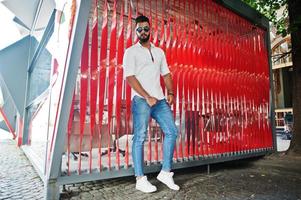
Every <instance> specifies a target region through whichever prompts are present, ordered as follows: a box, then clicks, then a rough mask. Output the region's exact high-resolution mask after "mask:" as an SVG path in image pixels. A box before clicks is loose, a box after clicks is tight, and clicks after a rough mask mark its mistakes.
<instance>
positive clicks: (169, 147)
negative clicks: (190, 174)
mask: <svg viewBox="0 0 301 200" xmlns="http://www.w3.org/2000/svg"><path fill="white" fill-rule="evenodd" d="M151 116H152V117H153V118H154V119H155V120H156V121H157V122H158V124H159V125H160V128H161V129H162V131H163V133H164V142H163V164H162V170H161V172H160V174H159V175H158V177H157V178H158V180H160V181H161V182H163V183H164V184H166V185H167V186H168V187H169V188H171V189H173V190H179V189H180V188H179V186H178V185H176V184H175V183H174V181H173V178H172V176H173V172H170V170H171V165H172V158H173V152H174V147H175V142H176V139H177V135H178V129H177V127H176V125H175V122H174V119H173V115H172V112H171V109H170V107H169V105H168V104H167V102H166V100H165V99H164V100H160V101H158V102H157V104H156V105H155V106H153V107H152V109H151Z"/></svg>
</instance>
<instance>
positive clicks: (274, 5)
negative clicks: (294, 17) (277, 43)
mask: <svg viewBox="0 0 301 200" xmlns="http://www.w3.org/2000/svg"><path fill="white" fill-rule="evenodd" d="M242 1H243V2H245V3H247V4H249V5H250V6H251V7H253V8H254V9H256V10H257V11H259V12H260V13H262V14H263V15H265V16H266V17H267V18H268V19H269V20H270V21H271V22H272V23H273V24H274V26H275V27H276V29H277V34H282V36H285V35H287V33H288V31H289V30H288V9H287V0H242ZM281 7H284V10H283V11H282V15H281V16H278V18H277V11H278V10H279V9H280V8H281Z"/></svg>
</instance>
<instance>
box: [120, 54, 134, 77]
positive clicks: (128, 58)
mask: <svg viewBox="0 0 301 200" xmlns="http://www.w3.org/2000/svg"><path fill="white" fill-rule="evenodd" d="M122 66H123V72H124V77H125V78H126V77H128V76H133V75H135V56H134V53H133V51H131V50H130V49H127V50H126V51H125V53H124V56H123V64H122Z"/></svg>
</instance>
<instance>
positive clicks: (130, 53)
mask: <svg viewBox="0 0 301 200" xmlns="http://www.w3.org/2000/svg"><path fill="white" fill-rule="evenodd" d="M135 30H136V34H137V36H138V38H139V42H138V43H137V44H135V45H133V46H131V47H130V48H128V49H127V50H126V51H125V54H124V57H123V67H124V74H125V77H126V80H127V82H128V84H129V85H130V86H131V88H132V114H133V127H134V138H133V145H132V156H133V162H134V170H135V176H136V189H138V190H140V191H142V192H146V193H150V192H155V191H156V190H157V188H156V186H154V185H152V184H151V183H150V182H148V180H147V177H146V176H144V173H143V163H144V158H143V154H144V151H143V149H144V141H145V138H146V135H147V128H148V122H149V119H150V117H152V118H154V119H155V120H156V121H157V122H158V124H159V125H160V127H161V129H162V131H163V132H164V136H165V137H164V143H163V165H162V170H161V172H160V173H159V175H158V176H157V179H158V180H159V181H161V182H162V183H164V184H165V185H167V186H168V187H169V188H170V189H173V190H179V189H180V188H179V186H178V185H176V184H175V183H174V180H173V178H172V176H173V172H170V170H171V165H172V158H173V152H174V146H175V141H176V138H177V133H178V130H177V127H176V125H175V123H174V119H173V116H172V112H171V110H170V106H169V105H171V104H172V103H173V100H174V93H173V85H172V79H171V75H170V72H169V69H168V66H167V62H166V57H165V54H164V52H163V50H162V49H160V48H158V47H155V46H154V45H153V44H152V43H151V42H150V41H149V38H150V23H149V19H148V18H147V17H145V16H139V17H137V18H136V29H135ZM160 75H162V76H163V78H164V82H165V85H166V88H167V90H168V96H167V100H166V99H165V96H164V94H163V91H162V88H161V85H160Z"/></svg>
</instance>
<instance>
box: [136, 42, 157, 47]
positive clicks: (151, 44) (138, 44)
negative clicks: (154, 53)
mask: <svg viewBox="0 0 301 200" xmlns="http://www.w3.org/2000/svg"><path fill="white" fill-rule="evenodd" d="M136 45H137V46H139V47H144V46H142V45H141V44H140V42H139V41H138V42H137V43H136ZM150 46H151V48H155V45H154V44H153V43H152V42H151V43H150Z"/></svg>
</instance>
